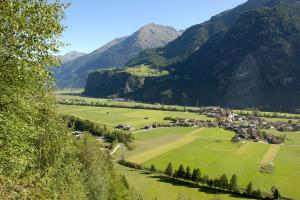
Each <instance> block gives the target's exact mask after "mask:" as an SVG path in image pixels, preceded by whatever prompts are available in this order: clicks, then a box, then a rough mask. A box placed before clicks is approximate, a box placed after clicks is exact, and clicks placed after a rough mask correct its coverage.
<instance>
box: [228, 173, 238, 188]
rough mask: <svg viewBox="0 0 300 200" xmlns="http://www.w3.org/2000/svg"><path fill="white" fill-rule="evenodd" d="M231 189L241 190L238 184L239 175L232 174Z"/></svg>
mask: <svg viewBox="0 0 300 200" xmlns="http://www.w3.org/2000/svg"><path fill="white" fill-rule="evenodd" d="M229 189H230V191H232V192H239V187H238V184H237V176H236V175H235V174H233V175H232V177H231V179H230V183H229Z"/></svg>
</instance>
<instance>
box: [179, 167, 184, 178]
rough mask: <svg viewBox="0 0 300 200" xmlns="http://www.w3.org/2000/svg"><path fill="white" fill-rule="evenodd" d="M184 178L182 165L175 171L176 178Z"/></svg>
mask: <svg viewBox="0 0 300 200" xmlns="http://www.w3.org/2000/svg"><path fill="white" fill-rule="evenodd" d="M184 177H185V170H184V167H183V165H180V166H179V168H178V170H177V178H184Z"/></svg>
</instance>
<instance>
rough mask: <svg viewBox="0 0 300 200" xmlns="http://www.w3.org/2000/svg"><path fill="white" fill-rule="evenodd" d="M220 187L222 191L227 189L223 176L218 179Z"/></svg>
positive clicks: (225, 179) (226, 182)
mask: <svg viewBox="0 0 300 200" xmlns="http://www.w3.org/2000/svg"><path fill="white" fill-rule="evenodd" d="M219 183H220V187H221V188H223V189H228V179H227V176H226V175H225V174H223V175H222V176H221V177H220V182H219Z"/></svg>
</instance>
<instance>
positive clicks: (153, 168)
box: [150, 164, 156, 172]
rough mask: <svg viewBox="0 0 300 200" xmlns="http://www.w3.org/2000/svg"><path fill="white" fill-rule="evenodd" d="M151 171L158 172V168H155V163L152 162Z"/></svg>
mask: <svg viewBox="0 0 300 200" xmlns="http://www.w3.org/2000/svg"><path fill="white" fill-rule="evenodd" d="M150 171H151V172H156V168H155V166H154V165H153V164H152V165H151V167H150Z"/></svg>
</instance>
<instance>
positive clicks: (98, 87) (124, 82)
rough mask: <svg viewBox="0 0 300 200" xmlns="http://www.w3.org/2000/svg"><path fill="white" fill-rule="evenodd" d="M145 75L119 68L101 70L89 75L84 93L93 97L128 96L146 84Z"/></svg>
mask: <svg viewBox="0 0 300 200" xmlns="http://www.w3.org/2000/svg"><path fill="white" fill-rule="evenodd" d="M145 79H146V78H145V77H138V76H134V75H132V74H130V73H127V72H124V71H119V70H101V71H96V72H93V73H91V74H90V75H89V76H88V79H87V83H86V87H85V91H84V94H85V95H88V96H93V97H108V96H126V95H130V94H131V93H134V92H136V91H137V90H138V89H140V88H141V87H143V86H144V83H145Z"/></svg>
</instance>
